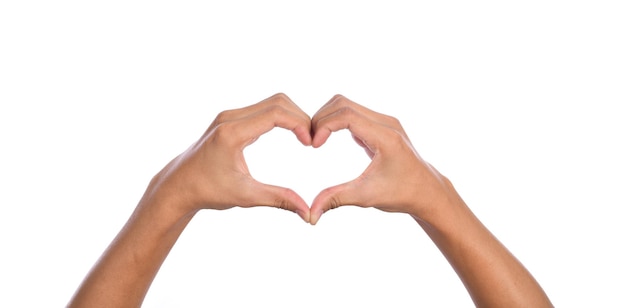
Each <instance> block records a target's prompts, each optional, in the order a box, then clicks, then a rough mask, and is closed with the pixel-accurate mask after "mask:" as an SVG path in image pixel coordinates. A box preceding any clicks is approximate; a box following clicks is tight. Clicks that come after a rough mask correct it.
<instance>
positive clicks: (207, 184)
mask: <svg viewBox="0 0 626 308" xmlns="http://www.w3.org/2000/svg"><path fill="white" fill-rule="evenodd" d="M310 121H311V120H310V117H309V116H308V115H307V114H306V113H304V112H303V111H302V110H301V109H300V108H299V107H297V106H296V105H295V104H294V103H293V102H292V101H291V100H290V99H289V98H288V97H287V96H286V95H284V94H276V95H273V96H271V97H269V98H267V99H265V100H263V101H261V102H259V103H257V104H254V105H251V106H248V107H245V108H241V109H235V110H228V111H224V112H222V113H220V114H219V115H218V116H217V118H216V119H215V120H214V121H213V123H212V124H211V125H210V126H209V128H208V129H207V131H206V132H205V133H204V135H202V137H201V138H200V139H199V140H198V141H197V142H196V143H195V144H193V145H192V146H191V147H190V148H189V149H187V150H186V151H185V152H183V153H182V154H180V155H179V156H178V157H176V158H175V159H174V160H172V161H171V162H170V163H169V164H168V165H167V166H165V167H164V168H163V170H161V171H160V172H159V173H158V174H157V175H156V176H155V177H154V179H153V180H152V182H151V184H150V187H149V188H148V192H147V196H148V198H154V199H155V200H167V201H169V202H168V204H175V205H177V206H179V207H180V210H182V211H183V212H184V213H187V212H195V211H198V210H200V209H219V210H222V209H228V208H232V207H235V206H240V207H252V206H258V205H263V206H272V207H277V208H282V209H286V210H290V211H293V212H296V213H297V214H298V215H299V216H300V217H301V218H302V219H303V220H304V221H306V222H308V221H309V207H308V205H307V204H306V202H305V201H304V200H303V199H302V198H301V197H300V196H299V195H298V194H296V193H295V192H294V191H292V190H291V189H288V188H283V187H278V186H271V185H266V184H263V183H260V182H258V181H256V180H255V179H254V178H253V177H252V176H251V175H250V172H249V171H248V167H247V165H246V161H245V159H244V155H243V150H244V148H245V147H246V146H248V145H250V144H251V143H253V142H254V141H255V140H257V138H259V136H261V135H262V134H264V133H266V132H268V131H270V130H272V129H273V128H274V127H277V126H278V127H282V128H285V129H289V130H291V131H292V132H293V133H294V134H295V135H296V137H297V138H298V140H299V141H300V142H301V143H302V144H303V145H305V146H308V145H310V144H311V135H310Z"/></svg>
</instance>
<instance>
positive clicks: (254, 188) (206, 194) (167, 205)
mask: <svg viewBox="0 0 626 308" xmlns="http://www.w3.org/2000/svg"><path fill="white" fill-rule="evenodd" d="M277 126H278V127H282V128H286V129H289V130H291V131H293V132H294V134H295V135H296V136H297V138H298V139H299V140H300V141H301V142H302V143H303V144H304V145H310V142H311V137H310V118H309V116H308V115H306V114H305V113H304V112H302V110H300V109H299V108H298V107H297V106H296V105H295V104H293V102H291V101H290V100H289V98H287V97H286V96H285V95H282V94H277V95H274V96H272V97H270V98H268V99H266V100H264V101H262V102H260V103H258V104H255V105H251V106H248V107H246V108H241V109H236V110H230V111H225V112H222V113H221V114H220V115H219V116H218V117H217V118H216V119H215V121H214V122H213V123H212V124H211V125H210V127H209V128H208V129H207V131H206V132H205V133H204V135H203V136H202V137H201V138H200V139H199V140H198V141H197V142H196V143H195V144H193V145H192V146H191V147H190V148H189V149H188V150H187V151H185V152H184V153H182V154H181V155H179V156H178V157H176V158H175V159H174V160H172V161H171V162H170V163H169V164H168V165H167V166H165V167H164V168H163V169H162V170H161V171H160V172H159V173H158V174H157V175H156V176H155V177H154V178H153V180H152V181H151V182H150V185H149V186H148V188H147V190H146V192H145V194H144V196H143V198H142V199H141V201H140V202H139V204H138V205H137V207H136V209H135V211H134V212H133V214H132V215H131V217H130V218H129V219H128V221H127V223H126V224H125V226H124V227H123V228H122V230H121V231H120V232H119V233H118V235H117V236H116V238H115V239H114V240H113V241H112V242H111V244H110V245H109V247H108V249H107V250H106V251H105V252H104V253H103V254H102V256H101V257H100V259H99V260H98V261H97V262H96V264H95V265H94V267H93V268H92V270H91V271H90V272H89V274H88V275H87V276H86V277H85V279H84V281H83V283H82V284H81V285H80V287H79V288H78V290H77V291H76V293H75V294H74V296H73V298H72V299H71V300H70V302H69V303H68V307H139V306H141V303H142V302H143V299H144V297H145V295H146V293H147V291H148V288H149V287H150V284H151V283H152V281H153V279H154V277H155V276H156V274H157V272H158V270H159V268H160V267H161V264H162V263H163V261H164V260H165V258H166V257H167V255H168V253H169V251H170V250H171V248H172V247H173V245H174V244H175V242H176V240H177V239H178V237H179V236H180V234H181V233H182V232H183V230H184V228H185V226H186V225H187V224H188V223H189V221H190V220H191V219H192V217H193V216H194V215H195V213H197V212H198V211H199V210H201V209H217V210H223V209H228V208H232V207H235V206H240V207H251V206H257V205H264V206H274V207H279V208H283V209H287V210H290V211H293V212H296V213H298V215H300V217H301V218H302V219H304V220H305V221H307V222H308V221H309V208H308V206H307V205H306V203H305V202H304V201H303V200H302V198H300V197H299V196H298V195H297V194H296V193H295V192H293V191H291V190H289V189H287V188H282V187H276V186H269V185H265V184H262V183H259V182H257V181H255V180H254V179H253V178H252V177H251V176H250V173H249V171H248V168H247V166H246V163H245V160H244V158H243V149H244V148H245V147H246V146H248V145H249V144H251V143H252V142H254V141H255V140H256V139H257V138H258V137H259V136H260V135H262V134H264V133H266V132H268V131H270V130H271V129H273V128H274V127H277Z"/></svg>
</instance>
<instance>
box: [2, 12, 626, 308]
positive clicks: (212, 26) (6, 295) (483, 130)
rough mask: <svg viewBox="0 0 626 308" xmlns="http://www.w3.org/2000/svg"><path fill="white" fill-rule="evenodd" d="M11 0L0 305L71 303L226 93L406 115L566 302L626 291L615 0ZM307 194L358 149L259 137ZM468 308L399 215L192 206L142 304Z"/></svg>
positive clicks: (257, 172) (260, 153)
mask: <svg viewBox="0 0 626 308" xmlns="http://www.w3.org/2000/svg"><path fill="white" fill-rule="evenodd" d="M223 2H224V3H222V2H220V1H176V2H174V1H170V2H167V1H106V2H104V1H102V2H95V1H63V0H62V1H3V2H1V3H0V142H1V145H0V146H1V151H0V243H1V246H0V247H1V249H2V253H0V290H1V291H0V306H2V307H44V306H45V307H59V306H64V305H65V303H66V302H67V301H68V299H69V298H70V297H71V295H72V293H73V292H74V290H75V289H76V287H77V286H78V284H79V283H80V281H81V280H82V278H83V277H84V276H85V274H86V273H87V271H88V270H89V268H90V267H91V266H92V265H93V263H94V262H95V261H96V259H97V258H98V256H99V255H100V254H101V253H102V251H103V250H104V248H105V247H106V246H107V245H108V243H109V242H110V240H111V239H112V238H113V237H114V236H115V234H116V233H117V232H118V230H119V229H120V227H121V226H122V225H123V224H124V222H125V221H126V218H127V217H128V215H129V214H130V213H131V211H132V210H133V208H134V206H135V205H136V203H137V201H138V200H139V198H140V196H141V195H142V194H143V190H144V189H145V187H146V185H147V184H148V181H149V180H150V178H151V177H152V176H153V175H154V174H155V173H156V172H158V171H159V170H160V169H161V167H163V166H164V165H165V164H166V163H167V162H168V161H169V160H170V159H171V158H173V157H174V156H176V155H177V154H178V153H180V152H181V151H183V150H185V149H186V148H187V146H188V145H190V144H191V143H192V142H193V141H195V140H196V138H197V137H199V136H200V135H201V134H202V132H203V131H204V130H205V128H206V127H207V126H208V125H209V123H210V122H211V121H212V120H213V118H214V117H215V115H216V114H217V113H218V112H220V111H222V110H225V109H232V108H239V107H243V106H246V105H250V104H253V103H256V102H258V101H260V100H262V99H264V98H266V97H268V96H270V95H272V94H274V93H276V92H284V93H286V94H287V95H288V96H290V97H291V98H292V99H293V100H294V101H295V102H296V103H297V104H298V105H299V106H300V107H301V108H302V109H303V110H304V111H306V112H307V113H309V114H311V115H312V114H314V113H315V111H316V110H317V109H318V108H319V107H320V106H322V105H323V104H324V103H325V102H326V101H327V100H328V99H330V98H331V97H332V96H333V95H334V94H337V93H341V94H344V95H346V96H347V97H348V98H350V99H352V100H354V101H356V102H358V103H360V104H362V105H365V106H367V107H369V108H371V109H374V110H376V111H379V112H382V113H386V114H390V115H393V116H396V117H397V118H398V119H400V121H401V123H403V125H404V127H405V129H406V131H407V132H408V134H409V136H410V138H411V140H412V142H413V144H414V146H415V147H416V149H417V150H418V151H419V152H420V153H421V155H422V156H423V157H424V158H425V159H426V160H428V161H429V162H430V163H432V164H433V165H434V166H436V167H437V168H438V169H439V170H440V171H441V172H442V173H443V174H445V175H447V176H448V177H449V178H450V179H451V180H452V182H453V183H454V184H455V185H456V187H457V189H458V190H459V192H460V193H461V195H462V196H463V197H464V199H465V200H466V202H467V203H468V204H469V205H470V207H471V208H472V209H473V210H474V211H475V212H476V214H477V215H478V217H479V218H480V219H481V220H482V221H483V222H484V223H485V224H486V225H487V226H488V228H490V230H491V231H493V233H495V235H496V236H497V237H498V238H499V239H500V240H501V241H502V242H503V243H504V244H505V245H506V246H507V247H508V248H509V249H510V250H511V251H512V252H513V253H514V254H515V255H516V256H517V257H518V258H519V259H520V260H521V261H522V263H524V264H525V265H526V266H527V267H528V269H529V270H530V271H531V272H532V273H533V274H534V276H535V277H536V278H537V280H538V281H539V282H540V283H541V285H542V286H543V287H544V289H545V290H546V292H547V293H548V295H549V296H550V297H551V299H552V301H553V302H554V304H555V305H557V306H559V307H592V306H593V307H624V306H626V299H625V298H624V295H623V294H624V293H623V291H624V289H625V287H626V284H625V283H624V277H625V275H626V267H625V266H624V262H623V260H625V259H626V253H624V235H625V234H626V228H625V227H624V223H623V215H622V213H623V208H624V206H626V197H625V194H624V187H625V186H626V185H625V184H626V180H625V176H624V174H626V164H625V163H624V157H626V149H625V142H624V139H625V138H624V132H626V124H625V123H626V121H624V116H625V115H626V112H625V111H624V105H625V103H626V75H625V72H626V61H625V58H626V57H624V55H625V54H626V42H625V41H626V40H625V38H626V19H624V16H626V9H625V7H624V4H622V3H623V1H551V0H543V1H524V2H505V1H437V2H433V1H429V2H426V1H423V2H418V1H385V2H384V4H383V2H382V1H381V2H373V1H351V2H346V1H316V2H310V3H305V2H296V1H247V2H244V1H229V2H228V4H225V2H226V1H223ZM246 155H247V159H248V162H249V164H250V168H251V171H252V174H253V175H254V176H255V177H256V178H258V179H259V180H262V181H265V182H268V183H271V184H278V185H284V186H289V187H291V188H293V189H294V190H296V191H297V192H299V193H300V194H301V195H302V196H303V197H304V198H305V200H307V201H309V202H310V201H311V200H312V199H313V197H314V196H315V195H316V193H317V192H318V191H319V190H320V189H322V188H324V187H326V186H329V185H333V184H337V183H340V182H343V181H347V180H349V179H352V178H354V177H356V176H357V175H358V174H359V172H361V171H362V170H363V169H364V168H365V166H366V165H367V163H368V158H367V156H366V155H365V153H363V152H362V150H361V149H360V148H359V147H358V146H356V145H355V144H354V143H353V142H352V140H351V138H350V136H349V134H348V133H347V132H339V133H336V134H334V135H332V136H331V138H330V140H329V142H328V144H326V145H325V146H324V147H322V148H320V149H312V148H304V147H301V146H300V145H299V143H298V142H297V140H296V139H295V138H294V137H293V136H292V135H291V134H290V133H288V132H286V131H284V130H280V129H276V130H274V131H271V132H270V133H268V134H266V135H264V136H263V137H262V138H261V139H260V140H259V141H258V142H257V143H255V144H253V145H252V146H250V147H249V148H248V149H247V150H246ZM366 304H367V305H368V307H373V306H378V307H415V306H423V307H471V306H473V305H472V303H471V300H470V298H469V296H468V295H467V293H466V292H465V289H464V288H463V285H462V284H461V283H460V281H459V280H458V278H457V277H456V275H455V274H454V271H453V270H452V269H451V268H450V267H449V266H448V264H447V263H446V261H445V259H444V258H443V256H442V255H441V254H440V253H439V251H438V250H437V249H436V247H435V246H434V245H433V244H432V243H431V242H430V240H429V239H428V238H427V237H426V235H425V234H424V233H423V231H422V230H421V229H420V228H419V226H418V225H417V224H416V223H415V222H414V221H413V220H412V219H410V218H409V217H408V216H407V215H401V214H389V213H384V212H381V211H378V210H375V209H360V208H356V207H344V208H340V209H336V210H333V211H331V212H329V213H327V214H326V215H325V216H323V217H322V220H321V221H320V222H319V224H318V225H317V226H310V225H307V224H305V223H303V222H301V221H300V220H299V218H298V217H297V216H296V215H293V214H291V213H288V212H286V211H280V210H276V209H271V208H255V209H245V210H244V209H232V210H228V211H221V212H220V211H203V212H200V213H199V214H198V215H197V216H196V217H195V218H194V220H193V221H192V222H191V224H190V225H189V227H188V228H187V229H186V230H185V232H184V233H183V235H182V237H181V238H180V240H179V242H178V243H177V245H176V246H175V247H174V249H173V251H172V253H171V254H170V256H169V258H168V259H167V260H166V262H165V264H164V265H163V267H162V269H161V271H160V272H159V274H158V276H157V278H156V280H155V282H154V284H153V286H152V288H151V289H150V292H149V293H148V296H147V298H146V301H145V305H144V306H145V307H208V306H212V307H258V306H262V307H265V306H272V307H320V306H321V307H346V306H347V307H360V306H364V305H366Z"/></svg>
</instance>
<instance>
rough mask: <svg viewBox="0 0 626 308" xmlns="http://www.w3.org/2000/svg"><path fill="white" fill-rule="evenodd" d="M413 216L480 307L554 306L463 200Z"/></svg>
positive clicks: (453, 199)
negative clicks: (429, 212)
mask: <svg viewBox="0 0 626 308" xmlns="http://www.w3.org/2000/svg"><path fill="white" fill-rule="evenodd" d="M448 201H449V203H448V204H440V205H438V207H437V210H436V211H433V212H432V213H433V215H431V216H430V217H428V220H424V219H420V218H417V217H416V216H415V215H413V217H414V218H415V219H416V220H417V222H418V223H419V224H420V225H421V227H422V228H423V229H424V230H425V231H426V233H427V234H428V236H429V237H430V238H431V239H432V240H433V242H434V243H435V244H436V245H437V247H438V248H439V250H440V251H441V252H442V253H443V255H444V256H445V257H446V259H447V260H448V262H449V263H450V265H451V266H452V267H453V268H454V270H455V271H456V273H457V274H458V276H459V278H460V279H461V280H462V282H463V284H464V285H465V287H466V288H467V290H468V292H469V294H470V296H471V297H472V300H473V301H474V303H475V304H476V306H477V307H552V304H551V302H550V300H549V299H548V297H547V295H546V294H545V292H544V291H543V289H542V288H541V286H540V285H539V284H538V283H537V281H536V280H535V279H534V277H533V276H532V275H531V274H530V272H528V270H527V269H526V268H525V267H524V266H523V265H522V263H520V262H519V261H518V260H517V259H516V258H515V256H514V255H513V254H512V253H511V252H510V251H509V250H508V249H507V248H506V247H505V246H504V245H502V243H500V242H499V241H498V239H497V238H496V237H495V236H494V235H493V234H492V233H491V232H490V231H489V230H488V229H487V228H486V227H485V226H484V225H483V224H482V223H481V222H480V220H479V219H478V218H477V217H476V216H475V215H474V214H473V213H472V211H471V210H470V209H469V208H468V207H467V205H466V204H465V203H464V202H463V201H462V200H461V199H460V197H459V198H452V199H451V200H448Z"/></svg>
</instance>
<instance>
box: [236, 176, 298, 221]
mask: <svg viewBox="0 0 626 308" xmlns="http://www.w3.org/2000/svg"><path fill="white" fill-rule="evenodd" d="M246 195H248V196H250V198H249V202H248V203H247V204H246V205H243V207H252V206H270V207H275V208H280V209H283V210H288V211H291V212H294V213H296V214H298V216H300V218H302V220H304V221H305V222H310V213H309V212H310V211H309V206H308V205H307V204H306V202H305V201H304V199H302V197H300V195H298V194H297V193H296V192H295V191H293V190H291V189H289V188H285V187H280V186H274V185H267V184H263V183H259V182H256V185H254V186H253V187H252V188H251V191H249V192H248V194H246Z"/></svg>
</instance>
